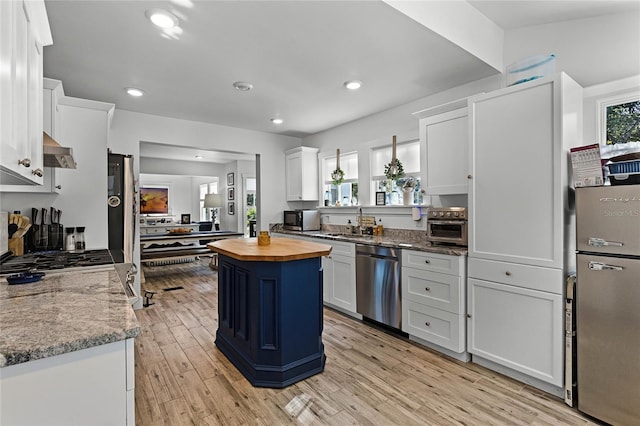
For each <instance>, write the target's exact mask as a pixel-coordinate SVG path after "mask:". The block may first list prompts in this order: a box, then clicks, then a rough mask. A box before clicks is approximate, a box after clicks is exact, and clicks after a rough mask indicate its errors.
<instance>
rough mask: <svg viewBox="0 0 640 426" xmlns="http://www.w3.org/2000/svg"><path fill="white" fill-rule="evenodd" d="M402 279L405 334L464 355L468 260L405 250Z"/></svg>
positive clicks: (403, 326)
mask: <svg viewBox="0 0 640 426" xmlns="http://www.w3.org/2000/svg"><path fill="white" fill-rule="evenodd" d="M401 275H402V331H404V332H406V333H408V334H409V335H410V336H415V337H418V338H420V339H422V340H424V341H426V342H429V343H433V344H435V345H437V347H435V349H440V348H444V349H446V350H450V351H452V352H454V353H456V354H461V353H465V352H466V319H465V315H466V298H465V295H466V257H465V256H450V255H444V254H439V253H427V252H419V251H413V250H404V249H403V250H402V274H401ZM440 350H441V349H440ZM457 358H460V357H459V356H458V357H457Z"/></svg>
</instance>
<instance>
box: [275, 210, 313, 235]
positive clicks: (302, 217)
mask: <svg viewBox="0 0 640 426" xmlns="http://www.w3.org/2000/svg"><path fill="white" fill-rule="evenodd" d="M283 228H284V229H288V230H290V231H319V230H320V212H319V211H318V210H285V211H284V219H283Z"/></svg>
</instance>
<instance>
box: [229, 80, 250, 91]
mask: <svg viewBox="0 0 640 426" xmlns="http://www.w3.org/2000/svg"><path fill="white" fill-rule="evenodd" d="M233 87H235V88H236V90H239V91H241V92H248V91H249V90H251V89H253V84H251V83H246V82H244V81H236V82H235V83H233Z"/></svg>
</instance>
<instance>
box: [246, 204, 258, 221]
mask: <svg viewBox="0 0 640 426" xmlns="http://www.w3.org/2000/svg"><path fill="white" fill-rule="evenodd" d="M250 220H256V207H255V206H253V207H251V208H249V209H248V210H247V222H249V221H250Z"/></svg>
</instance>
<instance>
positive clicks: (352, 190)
mask: <svg viewBox="0 0 640 426" xmlns="http://www.w3.org/2000/svg"><path fill="white" fill-rule="evenodd" d="M335 169H336V156H335V155H333V156H331V157H324V158H323V159H322V170H321V178H322V185H323V194H324V195H323V199H324V205H325V206H334V207H335V206H356V205H358V152H357V151H355V152H349V153H346V154H340V169H342V171H343V172H344V181H343V182H342V183H341V184H340V185H334V184H333V182H332V180H331V172H333V171H334V170H335Z"/></svg>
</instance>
